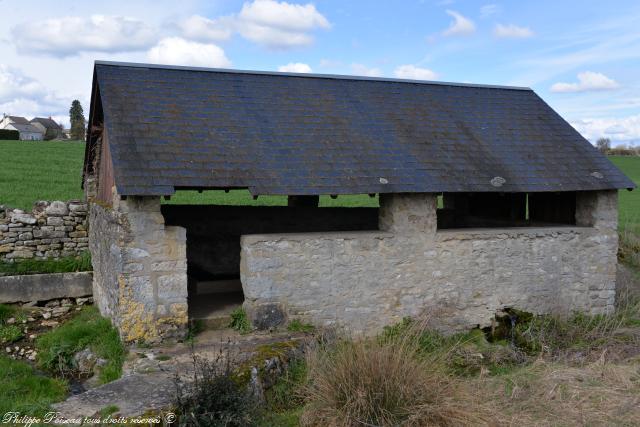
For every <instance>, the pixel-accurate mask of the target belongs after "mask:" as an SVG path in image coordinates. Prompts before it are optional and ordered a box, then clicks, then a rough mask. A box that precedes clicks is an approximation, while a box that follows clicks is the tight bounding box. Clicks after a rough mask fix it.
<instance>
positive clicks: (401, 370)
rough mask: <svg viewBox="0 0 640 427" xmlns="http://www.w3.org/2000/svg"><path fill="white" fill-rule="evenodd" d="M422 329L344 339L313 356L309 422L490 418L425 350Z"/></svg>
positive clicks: (464, 421) (439, 360)
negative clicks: (389, 336)
mask: <svg viewBox="0 0 640 427" xmlns="http://www.w3.org/2000/svg"><path fill="white" fill-rule="evenodd" d="M417 337H418V335H417V334H412V333H408V334H406V335H402V336H396V337H394V339H371V340H361V341H355V342H351V341H342V342H339V343H337V344H335V345H332V346H329V347H327V348H320V349H319V350H317V351H315V352H312V353H311V354H310V356H309V358H308V366H309V368H308V369H309V377H308V378H309V385H308V386H307V387H306V388H305V392H306V397H307V401H308V404H307V406H306V407H305V411H304V413H303V416H302V422H303V424H306V425H313V426H316V425H318V426H319V425H331V426H352V425H375V426H424V425H440V426H450V425H461V424H463V425H464V424H472V423H477V422H483V421H486V415H485V414H486V411H485V410H484V409H483V408H482V407H481V406H480V405H477V404H475V403H474V399H473V396H472V395H470V394H469V393H467V392H466V391H465V389H464V388H462V387H461V386H460V383H458V382H457V380H456V379H455V378H453V377H451V376H449V375H448V374H447V368H446V366H445V362H444V360H443V358H442V357H441V356H439V355H432V356H431V357H429V356H425V355H424V354H423V352H422V351H421V350H420V347H419V344H418V341H419V340H418V339H417Z"/></svg>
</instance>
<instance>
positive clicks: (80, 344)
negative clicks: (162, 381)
mask: <svg viewBox="0 0 640 427" xmlns="http://www.w3.org/2000/svg"><path fill="white" fill-rule="evenodd" d="M85 348H89V349H90V350H91V351H92V352H94V353H95V355H96V356H97V357H99V358H102V359H105V360H106V361H107V363H106V364H105V365H104V366H103V367H101V368H100V377H99V378H100V382H101V383H108V382H110V381H113V380H115V379H118V378H120V376H121V375H122V364H123V363H124V357H125V348H124V346H123V345H122V342H121V341H120V337H119V335H118V332H117V331H116V329H115V328H114V327H113V326H112V325H111V322H110V321H109V320H108V319H105V318H104V317H102V316H100V313H99V312H98V309H97V308H95V307H93V306H87V307H83V309H82V311H81V312H80V314H79V315H77V316H76V317H75V318H73V319H72V320H70V321H69V322H67V323H65V324H63V325H62V326H60V327H58V328H56V329H53V330H51V331H49V332H47V333H45V334H43V335H41V336H40V337H38V339H37V341H36V349H37V351H38V356H37V362H38V366H40V367H41V368H43V369H46V370H48V371H51V372H54V373H58V374H60V375H62V376H68V375H72V374H73V373H74V372H75V368H76V367H75V366H74V362H73V356H74V354H75V353H77V352H79V351H81V350H84V349H85Z"/></svg>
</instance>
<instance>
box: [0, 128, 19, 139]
mask: <svg viewBox="0 0 640 427" xmlns="http://www.w3.org/2000/svg"><path fill="white" fill-rule="evenodd" d="M19 139H20V132H18V131H17V130H11V129H0V140H9V141H17V140H19Z"/></svg>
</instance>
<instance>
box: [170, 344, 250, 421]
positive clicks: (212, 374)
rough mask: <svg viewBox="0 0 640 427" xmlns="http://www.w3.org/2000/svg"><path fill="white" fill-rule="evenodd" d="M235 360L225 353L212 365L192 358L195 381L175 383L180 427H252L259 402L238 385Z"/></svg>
mask: <svg viewBox="0 0 640 427" xmlns="http://www.w3.org/2000/svg"><path fill="white" fill-rule="evenodd" d="M232 363H233V358H232V357H230V356H229V354H225V353H224V352H223V351H221V352H220V353H218V355H217V357H216V358H214V360H212V361H209V360H206V359H202V358H199V357H198V356H196V355H193V377H192V378H191V379H190V381H188V380H182V379H180V378H179V377H176V379H175V385H176V399H175V412H176V415H177V416H178V425H180V426H211V427H216V426H225V427H236V426H238V427H239V426H249V425H252V424H253V422H254V421H255V420H256V419H257V402H256V399H255V398H254V396H253V395H252V394H251V392H250V391H249V389H248V388H247V387H246V385H244V384H241V383H240V382H238V381H237V376H236V374H235V372H234V370H233V367H232V366H233V365H232Z"/></svg>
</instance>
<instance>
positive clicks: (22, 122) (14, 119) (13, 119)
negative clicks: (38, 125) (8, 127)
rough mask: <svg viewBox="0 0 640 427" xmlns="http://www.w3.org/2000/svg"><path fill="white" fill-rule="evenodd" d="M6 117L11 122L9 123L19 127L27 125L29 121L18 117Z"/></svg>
mask: <svg viewBox="0 0 640 427" xmlns="http://www.w3.org/2000/svg"><path fill="white" fill-rule="evenodd" d="M7 117H9V120H11V122H13V123H17V124H19V125H28V124H29V120H27V119H25V118H24V117H20V116H7Z"/></svg>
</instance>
